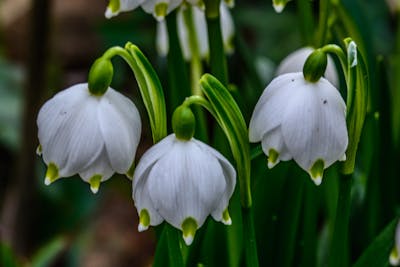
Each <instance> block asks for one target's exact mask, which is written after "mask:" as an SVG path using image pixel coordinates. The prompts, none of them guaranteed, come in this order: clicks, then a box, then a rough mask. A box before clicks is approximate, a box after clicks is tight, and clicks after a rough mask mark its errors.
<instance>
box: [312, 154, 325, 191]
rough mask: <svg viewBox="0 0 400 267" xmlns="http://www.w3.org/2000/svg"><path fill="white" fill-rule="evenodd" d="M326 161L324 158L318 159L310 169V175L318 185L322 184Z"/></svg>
mask: <svg viewBox="0 0 400 267" xmlns="http://www.w3.org/2000/svg"><path fill="white" fill-rule="evenodd" d="M324 166H325V162H324V161H323V160H322V159H318V160H317V161H316V162H315V163H314V164H313V165H312V167H311V169H310V176H311V178H312V179H313V182H314V183H315V184H316V185H320V184H321V181H322V176H323V175H324Z"/></svg>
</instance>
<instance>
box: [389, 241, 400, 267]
mask: <svg viewBox="0 0 400 267" xmlns="http://www.w3.org/2000/svg"><path fill="white" fill-rule="evenodd" d="M389 262H390V264H391V265H393V266H397V265H398V264H399V263H400V258H399V253H398V252H397V249H396V246H394V247H393V249H392V251H391V252H390V256H389Z"/></svg>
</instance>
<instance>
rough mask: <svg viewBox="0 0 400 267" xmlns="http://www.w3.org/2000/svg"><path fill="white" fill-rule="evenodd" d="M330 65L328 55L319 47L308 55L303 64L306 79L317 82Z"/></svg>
mask: <svg viewBox="0 0 400 267" xmlns="http://www.w3.org/2000/svg"><path fill="white" fill-rule="evenodd" d="M327 65H328V57H327V56H326V54H325V53H324V52H323V51H322V50H321V49H317V50H315V51H314V52H312V53H311V55H310V56H308V58H307V60H306V62H305V63H304V66H303V75H304V79H306V80H307V81H309V82H312V83H315V82H317V81H318V80H319V79H320V78H321V77H322V76H323V75H324V73H325V70H326V66H327Z"/></svg>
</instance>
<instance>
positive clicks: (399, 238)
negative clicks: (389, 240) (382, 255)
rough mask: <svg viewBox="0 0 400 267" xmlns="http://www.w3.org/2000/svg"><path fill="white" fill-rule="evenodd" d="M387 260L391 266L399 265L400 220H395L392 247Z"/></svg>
mask: <svg viewBox="0 0 400 267" xmlns="http://www.w3.org/2000/svg"><path fill="white" fill-rule="evenodd" d="M389 262H390V264H391V265H393V266H399V265H400V220H399V221H398V222H397V226H396V231H395V236H394V247H393V249H392V251H391V253H390V256H389Z"/></svg>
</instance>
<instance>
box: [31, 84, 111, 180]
mask: <svg viewBox="0 0 400 267" xmlns="http://www.w3.org/2000/svg"><path fill="white" fill-rule="evenodd" d="M73 90H75V91H76V92H79V91H82V90H84V91H85V94H86V95H83V94H81V93H79V94H78V95H79V98H78V99H76V98H75V95H74V97H73V98H72V101H71V99H69V97H70V96H71V94H63V95H61V97H63V98H64V101H65V102H66V103H68V105H65V106H63V107H62V108H61V109H57V108H55V109H50V111H49V112H46V113H43V114H42V115H41V114H40V115H39V118H38V127H39V128H41V126H44V127H43V129H42V130H43V131H50V132H49V135H50V137H49V138H47V136H46V137H45V138H41V131H42V130H40V131H39V132H40V133H39V141H40V142H41V145H42V149H43V159H44V160H45V162H46V163H49V162H54V163H55V164H56V165H57V167H58V168H59V173H60V176H64V177H65V176H70V175H72V174H74V173H76V172H79V171H80V170H81V169H85V168H86V167H87V166H89V165H90V164H91V163H92V162H93V161H94V160H95V159H96V157H97V156H98V155H99V153H100V152H101V149H102V146H103V143H104V142H103V138H102V136H101V133H100V130H99V126H98V122H97V115H96V112H97V106H98V98H97V97H93V96H91V95H89V91H88V90H87V85H79V86H78V87H77V86H75V87H74V89H73ZM60 101H61V100H60ZM57 102H59V101H55V102H54V103H53V104H57ZM61 102H62V101H61ZM72 103H74V104H72ZM46 116H47V118H43V117H46ZM43 119H48V120H47V121H46V122H45V123H44V124H45V125H42V123H40V122H39V121H43ZM57 119H59V122H55V120H57ZM53 122H54V126H53V127H55V129H56V130H55V131H54V130H53V131H51V129H50V128H51V125H50V124H51V123H53ZM41 139H44V140H41Z"/></svg>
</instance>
